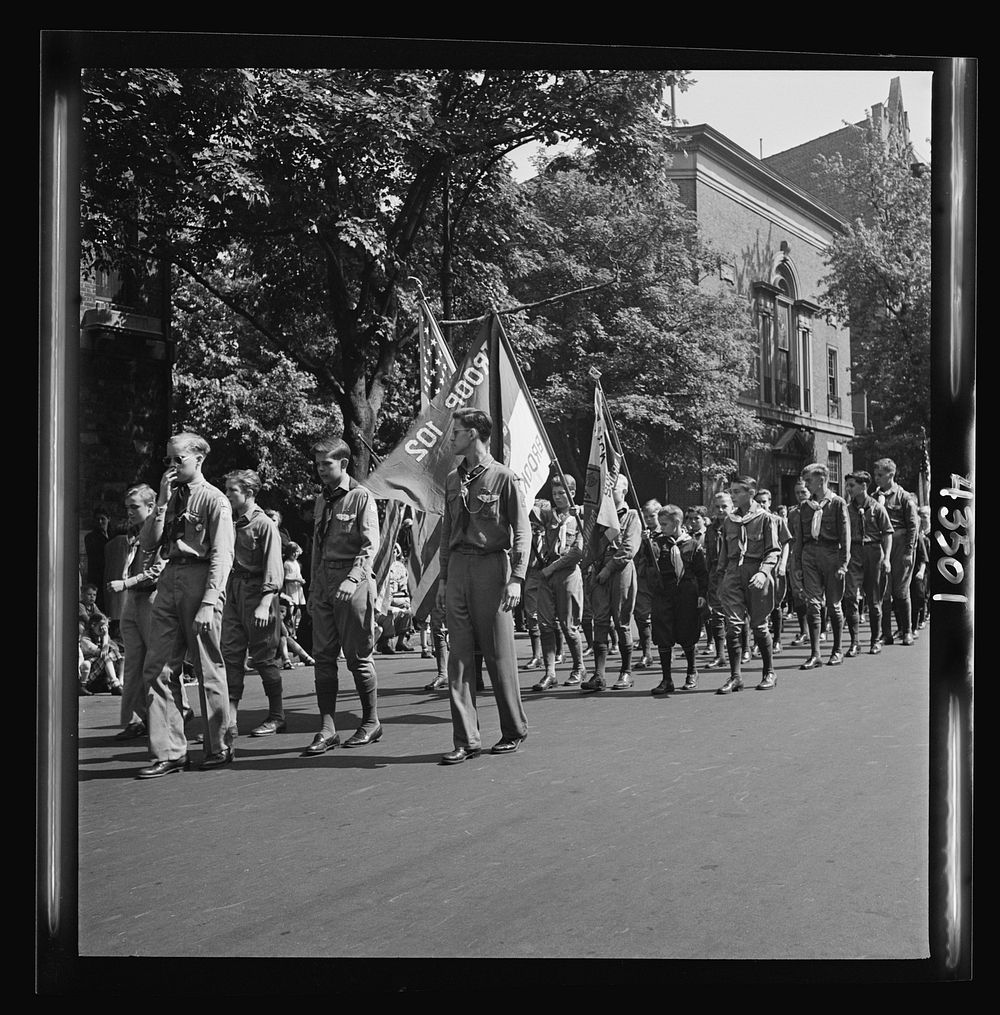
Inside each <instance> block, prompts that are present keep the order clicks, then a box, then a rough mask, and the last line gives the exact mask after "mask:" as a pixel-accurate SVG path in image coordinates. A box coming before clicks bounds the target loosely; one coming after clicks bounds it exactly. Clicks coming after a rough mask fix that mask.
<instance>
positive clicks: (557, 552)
mask: <svg viewBox="0 0 1000 1015" xmlns="http://www.w3.org/2000/svg"><path fill="white" fill-rule="evenodd" d="M569 519H570V512H569V511H568V510H567V511H566V512H565V513H563V512H561V511H557V510H556V509H555V508H553V509H552V521H551V522H550V527H551V528H553V529H558V530H559V532H558V534H557V535H556V545H555V547H554V548H553V550H552V556H553V557H561V556H562V555H563V554H564V553H565V552H566V526H567V525H568V524H569Z"/></svg>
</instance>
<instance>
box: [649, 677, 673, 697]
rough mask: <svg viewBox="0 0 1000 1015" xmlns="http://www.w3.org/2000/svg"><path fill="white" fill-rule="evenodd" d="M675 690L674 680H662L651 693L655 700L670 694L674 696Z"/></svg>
mask: <svg viewBox="0 0 1000 1015" xmlns="http://www.w3.org/2000/svg"><path fill="white" fill-rule="evenodd" d="M675 690H676V688H675V687H674V682H673V681H672V680H661V681H660V682H659V683H658V684H657V685H656V687H654V688H653V689H652V690H651V691H650V692H649V693H650V694H651V695H652V696H653V697H654V698H665V697H666V696H667V695H668V694H673V693H674V691H675Z"/></svg>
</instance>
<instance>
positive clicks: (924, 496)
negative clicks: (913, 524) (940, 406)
mask: <svg viewBox="0 0 1000 1015" xmlns="http://www.w3.org/2000/svg"><path fill="white" fill-rule="evenodd" d="M920 443H921V450H922V452H923V456H922V461H921V462H920V475H919V477H918V478H917V504H918V505H919V506H920V507H926V506H928V505H929V504H930V502H931V456H930V454H929V453H928V451H927V434H926V433H924V432H923V428H921V441H920Z"/></svg>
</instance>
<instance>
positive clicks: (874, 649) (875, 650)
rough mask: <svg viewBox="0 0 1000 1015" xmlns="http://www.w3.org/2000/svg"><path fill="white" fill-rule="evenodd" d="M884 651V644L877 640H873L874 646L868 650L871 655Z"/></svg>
mask: <svg viewBox="0 0 1000 1015" xmlns="http://www.w3.org/2000/svg"><path fill="white" fill-rule="evenodd" d="M881 651H882V646H881V645H880V644H879V643H878V642H877V641H873V642H872V647H871V648H870V649H869V650H868V654H869V655H870V656H877V655H878V654H879V653H880V652H881Z"/></svg>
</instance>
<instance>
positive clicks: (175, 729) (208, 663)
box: [138, 433, 233, 779]
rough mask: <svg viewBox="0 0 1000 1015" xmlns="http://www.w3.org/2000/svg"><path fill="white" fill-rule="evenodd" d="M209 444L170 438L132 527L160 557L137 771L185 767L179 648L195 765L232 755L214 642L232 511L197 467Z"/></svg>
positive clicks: (150, 773) (151, 775) (152, 774)
mask: <svg viewBox="0 0 1000 1015" xmlns="http://www.w3.org/2000/svg"><path fill="white" fill-rule="evenodd" d="M209 450H210V449H209V446H208V442H207V441H205V440H204V439H203V438H201V437H199V436H198V435H197V434H193V433H180V434H177V435H176V436H175V437H172V438H171V439H170V441H169V442H168V443H167V457H166V459H164V464H165V465H167V466H168V468H167V471H166V472H164V474H163V478H162V479H161V480H160V490H159V494H158V496H157V499H156V509H155V510H154V511H153V513H152V514H151V515H150V516H149V517H148V518H147V519H146V521H145V522H144V523H143V527H142V532H141V533H140V535H139V547H140V549H141V550H143V551H145V552H148V551H153V550H156V549H157V548H159V550H160V553H161V554H162V555H163V556H164V557H165V558H166V560H167V563H166V566H165V567H164V568H163V572H162V573H161V574H160V580H159V583H158V584H157V590H156V602H155V603H153V611H152V617H151V619H150V628H149V647H148V649H147V652H146V663H145V666H144V669H143V681H144V683H145V685H146V709H147V720H146V721H147V726H148V730H149V750H150V754H152V756H153V758H154V762H153V764H152V765H150V766H149V767H148V768H143V769H141V770H140V771H139V773H138V775H139V778H140V779H156V778H159V777H160V776H163V775H169V774H171V773H172V772H178V771H180V770H181V769H186V768H188V764H189V763H188V758H187V737H186V736H185V734H184V699H183V696H182V693H181V669H182V666H183V664H184V656H185V653H187V654H188V655H189V657H190V659H191V661H192V663H193V664H194V672H195V676H196V677H197V679H198V691H199V694H200V696H201V714H202V716H203V717H204V720H205V757H204V759H203V761H202V763H201V766H200V767H201V768H203V769H210V768H217V767H218V766H220V765H225V764H227V763H229V762H231V761H232V760H233V749H232V741H231V739H230V737H229V691H228V688H227V686H226V668H225V664H224V663H223V660H222V649H221V647H220V637H221V634H222V608H223V604H224V603H225V599H226V581H227V580H228V578H229V569H230V568H231V567H232V564H233V516H232V511H231V509H230V507H229V501H227V500H226V498H225V496H224V495H223V494H222V492H221V491H220V490H217V489H216V488H215V487H214V486H212V485H211V484H209V483H208V482H207V481H206V480H205V477H204V476H203V475H202V463H203V462H204V460H205V456H206V455H207V454H208V452H209Z"/></svg>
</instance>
